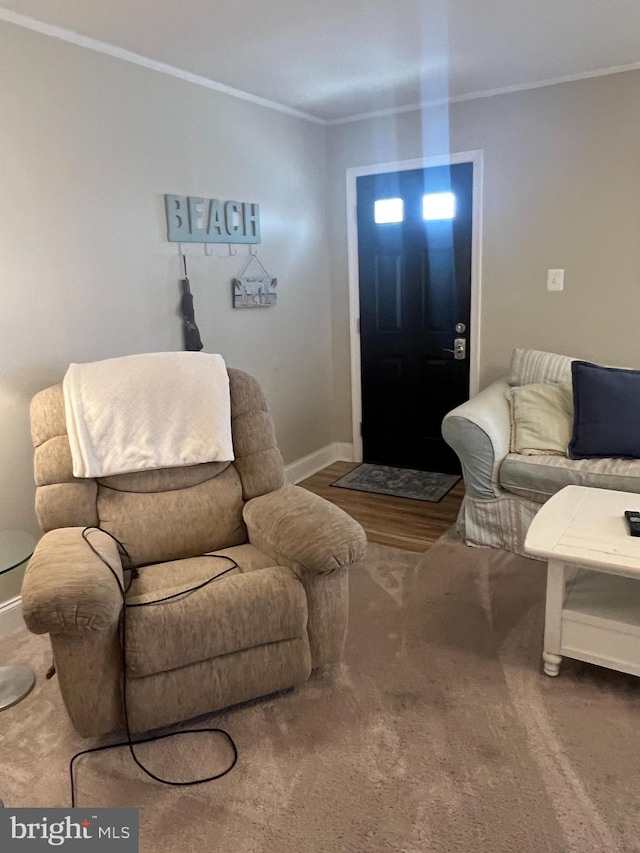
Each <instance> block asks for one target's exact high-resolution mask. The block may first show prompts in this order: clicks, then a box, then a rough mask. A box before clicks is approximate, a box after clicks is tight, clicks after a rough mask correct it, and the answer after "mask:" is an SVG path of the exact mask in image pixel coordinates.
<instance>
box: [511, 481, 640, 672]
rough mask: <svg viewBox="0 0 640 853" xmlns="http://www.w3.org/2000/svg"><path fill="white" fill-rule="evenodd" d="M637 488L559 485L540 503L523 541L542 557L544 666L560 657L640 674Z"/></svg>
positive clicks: (551, 668)
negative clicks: (632, 527) (630, 517)
mask: <svg viewBox="0 0 640 853" xmlns="http://www.w3.org/2000/svg"><path fill="white" fill-rule="evenodd" d="M627 509H631V510H640V494H633V493H630V492H614V491H610V490H608V489H590V488H586V487H584V486H567V487H566V488H564V489H562V491H560V492H558V493H557V494H556V495H554V496H553V497H552V498H550V499H549V500H548V501H547V503H545V504H544V506H543V507H542V508H541V509H540V511H539V512H538V514H537V515H536V517H535V518H534V519H533V522H532V524H531V526H530V527H529V532H528V533H527V537H526V540H525V549H526V550H527V551H528V552H529V553H531V554H535V555H536V556H538V557H546V558H547V560H548V568H547V606H546V616H545V629H544V652H543V655H542V657H543V660H544V671H545V672H546V674H547V675H558V672H559V669H560V663H561V662H562V658H563V657H570V658H576V659H577V660H583V661H587V662H588V663H595V664H599V665H600V666H606V667H608V668H609V669H616V670H620V671H621V672H629V673H631V674H632V675H640V537H632V536H630V535H629V533H628V529H627V523H626V521H625V518H624V512H625V510H627Z"/></svg>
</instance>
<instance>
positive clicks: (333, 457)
mask: <svg viewBox="0 0 640 853" xmlns="http://www.w3.org/2000/svg"><path fill="white" fill-rule="evenodd" d="M334 462H353V444H349V443H348V442H343V441H334V442H333V444H327V446H326V447H321V448H320V450H315V451H314V452H313V453H310V454H309V455H308V456H304V457H303V458H302V459H297V460H296V461H295V462H291V463H290V464H289V465H285V468H284V472H285V476H286V478H287V483H290V484H291V485H295V484H296V483H299V482H300V481H301V480H306V478H307V477H310V476H311V475H312V474H317V472H318V471H322V469H323V468H326V467H327V465H332V464H333V463H334ZM23 625H24V622H23V620H22V599H21V597H20V596H19V595H16V596H15V597H14V598H10V599H8V600H7V601H2V602H0V637H5V636H6V635H7V634H11V633H12V632H13V631H15V630H16V629H18V628H21V627H22V626H23Z"/></svg>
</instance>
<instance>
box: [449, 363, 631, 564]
mask: <svg viewBox="0 0 640 853" xmlns="http://www.w3.org/2000/svg"><path fill="white" fill-rule="evenodd" d="M572 361H574V359H572V358H570V357H569V356H564V355H558V354H556V353H545V352H538V351H536V350H524V349H516V350H514V353H513V358H512V362H511V373H510V376H509V377H503V378H501V379H498V380H497V381H495V382H493V383H492V384H491V385H489V386H488V387H487V388H485V389H484V390H483V391H481V392H480V393H479V394H477V395H476V396H475V397H473V399H471V400H469V401H467V402H466V403H463V404H462V405H460V406H458V407H457V408H455V409H453V410H452V411H451V412H449V413H448V414H447V415H446V416H445V418H444V421H443V424H442V434H443V437H444V439H445V441H446V442H447V443H448V444H449V445H450V446H451V447H452V448H453V450H454V451H455V452H456V454H457V455H458V458H459V459H460V463H461V465H462V473H463V477H464V483H465V498H464V501H463V505H462V508H461V510H460V517H459V527H460V530H461V532H462V533H463V535H464V539H465V542H466V543H467V544H468V545H489V546H492V547H494V548H505V549H507V550H509V551H513V552H515V553H517V554H524V553H525V552H524V539H525V536H526V533H527V530H528V528H529V525H530V524H531V521H532V520H533V517H534V516H535V514H536V513H537V511H538V509H539V508H540V506H541V505H542V504H543V503H544V502H545V501H546V500H548V498H550V497H551V496H552V495H553V494H555V493H556V492H558V491H559V490H560V489H562V488H564V486H569V485H580V486H592V487H595V488H601V489H617V490H619V491H624V492H637V493H640V460H636V459H614V458H605V459H579V460H574V459H569V458H568V457H567V456H557V455H544V454H541V455H532V456H527V455H522V454H519V453H511V452H510V450H509V448H510V438H511V416H510V410H509V403H508V401H507V396H506V394H505V392H506V391H508V389H509V388H510V387H512V386H522V385H528V384H533V383H544V382H555V383H564V382H570V381H571V362H572Z"/></svg>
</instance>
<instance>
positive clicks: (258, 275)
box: [232, 253, 278, 308]
mask: <svg viewBox="0 0 640 853" xmlns="http://www.w3.org/2000/svg"><path fill="white" fill-rule="evenodd" d="M254 261H255V263H256V264H257V265H258V266H259V269H258V270H256V271H255V272H253V273H252V272H250V271H249V268H250V266H251V264H252V263H253V262H254ZM232 285H233V307H234V308H268V307H269V306H270V305H275V304H276V299H277V296H278V294H277V293H276V287H277V286H278V279H277V278H272V277H271V275H270V274H269V273H268V272H267V270H266V269H265V267H264V266H263V264H262V262H261V261H260V259H259V258H258V256H257V255H254V254H253V253H252V254H251V257H250V258H249V260H248V262H247V263H246V264H245V265H244V268H243V270H242V272H241V273H240V275H239V276H238V277H237V278H234V279H232Z"/></svg>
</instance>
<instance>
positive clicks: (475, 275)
mask: <svg viewBox="0 0 640 853" xmlns="http://www.w3.org/2000/svg"><path fill="white" fill-rule="evenodd" d="M457 163H473V208H472V225H471V317H470V327H471V328H470V332H471V341H472V344H471V347H470V348H469V397H473V396H474V395H475V394H477V393H478V391H479V390H480V319H481V318H480V290H481V281H482V178H483V175H482V172H483V169H482V167H483V152H482V151H481V150H478V151H461V152H458V153H452V154H440V155H437V156H434V157H420V158H417V159H414V160H397V161H394V162H391V163H377V164H375V165H371V166H353V167H351V168H349V169H347V251H348V270H349V347H350V352H351V422H352V431H353V460H354V462H362V435H361V430H360V425H361V423H362V364H361V357H360V328H359V321H360V283H359V278H360V270H359V265H358V213H357V211H358V208H357V203H358V192H357V183H356V181H357V178H360V177H362V176H364V175H382V174H385V173H387V172H405V171H409V170H411V169H429V168H431V167H432V166H453V165H455V164H457Z"/></svg>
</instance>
